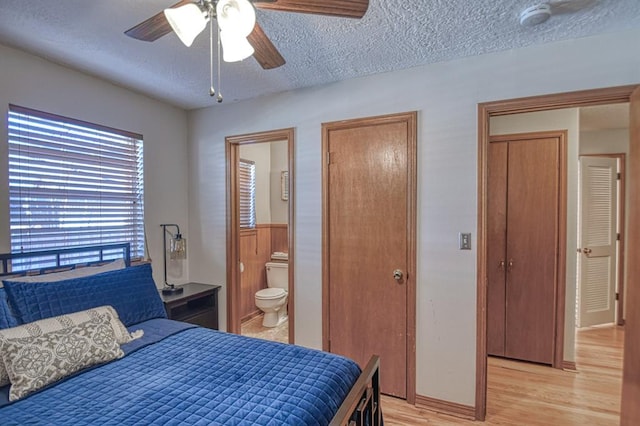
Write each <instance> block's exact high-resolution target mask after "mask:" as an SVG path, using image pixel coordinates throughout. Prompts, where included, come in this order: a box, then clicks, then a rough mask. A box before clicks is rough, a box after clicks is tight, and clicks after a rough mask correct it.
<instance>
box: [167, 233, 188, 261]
mask: <svg viewBox="0 0 640 426" xmlns="http://www.w3.org/2000/svg"><path fill="white" fill-rule="evenodd" d="M169 257H170V258H171V260H179V259H186V258H187V239H186V238H182V235H181V234H176V235H175V236H174V237H173V238H171V241H170V242H169Z"/></svg>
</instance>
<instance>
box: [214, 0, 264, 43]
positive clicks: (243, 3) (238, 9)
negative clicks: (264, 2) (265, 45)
mask: <svg viewBox="0 0 640 426" xmlns="http://www.w3.org/2000/svg"><path fill="white" fill-rule="evenodd" d="M216 16H217V18H218V25H219V26H220V30H222V32H227V33H233V34H234V36H238V37H240V36H243V37H247V36H248V35H249V34H251V31H253V27H255V26H256V11H255V9H254V8H253V5H252V4H251V2H249V1H248V0H220V1H218V4H217V5H216Z"/></svg>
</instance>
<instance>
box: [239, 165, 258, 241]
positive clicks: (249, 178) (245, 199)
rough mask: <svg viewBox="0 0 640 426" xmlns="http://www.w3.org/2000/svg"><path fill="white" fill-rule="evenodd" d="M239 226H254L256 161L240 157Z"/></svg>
mask: <svg viewBox="0 0 640 426" xmlns="http://www.w3.org/2000/svg"><path fill="white" fill-rule="evenodd" d="M238 176H239V179H240V228H255V227H256V163H255V162H254V161H250V160H244V159H242V158H241V159H240V169H239V173H238Z"/></svg>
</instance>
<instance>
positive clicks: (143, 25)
mask: <svg viewBox="0 0 640 426" xmlns="http://www.w3.org/2000/svg"><path fill="white" fill-rule="evenodd" d="M189 3H193V2H192V1H191V0H180V1H179V2H178V3H176V4H174V5H173V6H169V8H170V9H175V8H176V7H180V6H184V5H185V4H189ZM171 31H172V29H171V25H169V22H167V18H166V17H165V16H164V11H163V12H159V13H157V14H155V15H153V16H152V17H151V18H149V19H147V20H146V21H142V22H140V23H139V24H138V25H136V26H135V27H133V28H129V29H128V30H127V31H125V32H124V33H125V34H126V35H128V36H129V37H132V38H135V39H137V40H142V41H156V40H157V39H159V38H160V37H162V36H163V35H166V34H169V33H170V32H171Z"/></svg>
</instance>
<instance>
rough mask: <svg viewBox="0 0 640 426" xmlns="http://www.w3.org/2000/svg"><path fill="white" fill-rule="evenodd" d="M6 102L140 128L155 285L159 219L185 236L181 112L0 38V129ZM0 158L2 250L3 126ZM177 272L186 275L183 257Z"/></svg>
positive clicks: (4, 231)
mask: <svg viewBox="0 0 640 426" xmlns="http://www.w3.org/2000/svg"><path fill="white" fill-rule="evenodd" d="M10 103H11V104H15V105H20V106H23V107H27V108H32V109H36V110H41V111H45V112H49V113H52V114H58V115H63V116H67V117H71V118H76V119H79V120H85V121H89V122H93V123H97V124H102V125H105V126H109V127H114V128H117V129H122V130H128V131H131V132H135V133H141V134H142V135H143V136H144V173H145V175H144V177H145V188H144V189H145V225H146V228H147V234H148V242H149V248H150V255H151V258H152V259H153V270H154V279H155V281H156V284H157V285H159V286H161V285H162V281H163V270H162V269H163V268H162V228H160V223H167V222H168V223H177V224H179V225H180V230H181V231H182V232H183V234H184V236H185V237H187V238H188V237H189V222H188V215H187V209H188V205H189V194H188V193H189V187H188V174H187V159H188V156H187V149H186V148H187V143H186V141H187V114H186V112H184V111H183V110H181V109H178V108H174V107H171V106H167V105H166V104H164V103H162V102H159V101H155V100H153V99H150V98H148V97H145V96H142V95H139V94H136V93H134V92H132V91H129V90H126V89H123V88H121V87H118V86H114V85H113V84H111V83H107V82H105V81H104V80H100V79H97V78H94V77H90V76H88V75H86V74H82V73H79V72H76V71H73V70H71V69H69V68H65V67H62V66H59V65H56V64H53V63H51V62H48V61H46V60H44V59H41V58H38V57H36V56H33V55H30V54H27V53H24V52H21V51H18V50H15V49H12V48H9V47H6V46H3V45H0V111H2V113H1V114H0V129H6V128H7V122H6V120H7V111H8V104H10ZM0 159H2V160H1V161H0V176H3V178H2V179H0V197H1V199H2V200H4V201H3V202H0V251H2V252H7V251H8V250H9V248H10V245H9V244H10V234H9V203H8V198H9V195H8V177H7V176H8V172H7V160H6V159H7V132H6V130H2V131H0ZM188 252H189V253H190V249H189V251H188ZM178 272H180V271H178ZM177 279H178V280H184V281H186V280H188V274H187V268H186V265H185V268H184V270H183V273H182V275H181V276H178V277H177Z"/></svg>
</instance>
